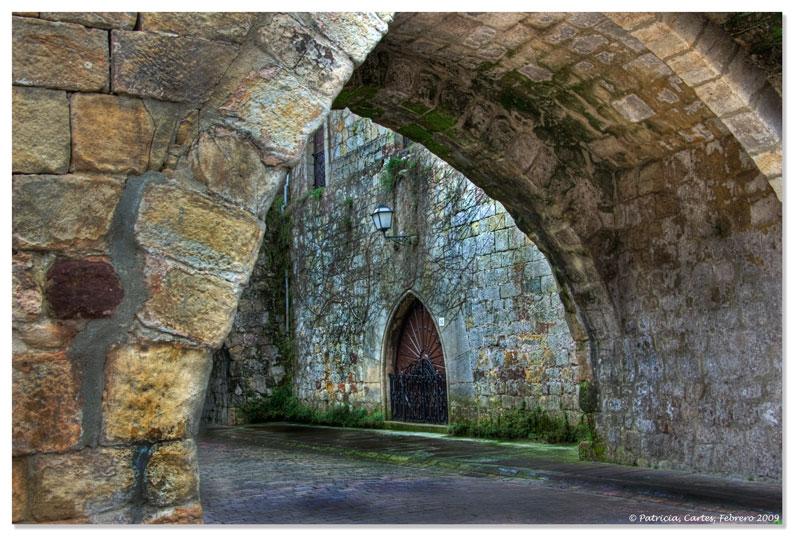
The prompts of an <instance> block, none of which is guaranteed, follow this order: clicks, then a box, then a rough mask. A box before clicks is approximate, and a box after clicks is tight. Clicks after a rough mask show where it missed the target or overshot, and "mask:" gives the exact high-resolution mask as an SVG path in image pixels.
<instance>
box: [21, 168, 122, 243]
mask: <svg viewBox="0 0 794 536" xmlns="http://www.w3.org/2000/svg"><path fill="white" fill-rule="evenodd" d="M123 185H124V183H123V181H121V180H119V179H115V178H111V177H102V176H91V177H89V176H84V175H62V176H58V175H15V176H14V178H13V205H14V210H13V213H12V218H11V219H12V222H13V224H12V226H13V233H14V245H15V247H20V248H27V249H54V250H67V249H68V250H76V249H85V250H102V249H104V248H105V243H104V240H103V239H104V238H105V235H106V234H107V232H108V229H109V228H110V222H111V220H112V218H113V211H114V210H115V208H116V204H117V203H118V201H119V198H120V196H121V191H122V189H123Z"/></svg>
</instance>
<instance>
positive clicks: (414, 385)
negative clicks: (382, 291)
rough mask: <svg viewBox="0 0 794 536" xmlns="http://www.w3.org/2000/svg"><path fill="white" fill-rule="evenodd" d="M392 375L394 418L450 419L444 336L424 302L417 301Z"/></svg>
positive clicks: (405, 326)
mask: <svg viewBox="0 0 794 536" xmlns="http://www.w3.org/2000/svg"><path fill="white" fill-rule="evenodd" d="M394 359H395V362H394V373H393V374H390V375H389V387H390V389H389V394H390V395H391V396H390V399H391V414H392V419H394V420H400V421H408V422H425V423H432V424H445V423H446V422H447V382H446V371H445V367H444V351H443V349H442V347H441V337H440V336H439V334H438V331H437V330H436V326H435V324H434V323H433V319H432V318H431V316H430V313H429V312H428V311H427V309H426V308H425V306H424V305H422V302H420V301H419V300H416V301H414V303H413V306H412V307H411V309H410V310H409V311H408V314H407V315H406V317H405V320H404V321H403V325H402V329H401V330H400V335H399V339H398V342H397V352H396V355H395V358H394Z"/></svg>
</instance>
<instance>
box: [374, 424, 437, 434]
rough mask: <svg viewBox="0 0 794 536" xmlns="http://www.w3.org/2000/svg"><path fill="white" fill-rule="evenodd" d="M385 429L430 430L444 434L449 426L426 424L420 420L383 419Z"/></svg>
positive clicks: (402, 430)
mask: <svg viewBox="0 0 794 536" xmlns="http://www.w3.org/2000/svg"><path fill="white" fill-rule="evenodd" d="M383 428H384V429H385V430H398V431H401V432H431V433H435V434H446V433H447V432H448V429H449V427H448V426H447V425H446V424H426V423H421V422H403V421H383Z"/></svg>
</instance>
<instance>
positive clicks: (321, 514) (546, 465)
mask: <svg viewBox="0 0 794 536" xmlns="http://www.w3.org/2000/svg"><path fill="white" fill-rule="evenodd" d="M572 454H573V450H572V449H570V448H567V449H566V448H556V449H555V448H549V447H545V446H544V447H529V446H527V447H517V446H514V445H506V444H503V443H501V444H500V443H496V442H479V441H477V442H474V441H464V440H452V439H444V438H443V436H440V435H436V434H407V433H399V432H386V431H369V430H367V431H362V430H342V429H329V428H314V427H303V426H286V425H268V426H259V427H244V428H243V427H237V428H214V429H211V430H209V431H208V432H207V433H205V434H204V435H203V436H202V437H201V438H200V440H199V458H200V468H201V499H202V504H203V507H204V519H205V523H235V524H257V523H276V524H290V523H301V524H308V523H329V524H330V523H385V524H400V523H416V524H430V523H443V524H455V523H504V524H508V523H547V524H562V523H579V524H584V523H631V522H632V519H634V522H636V523H649V522H682V523H683V522H698V521H699V522H704V521H706V522H708V521H709V519H708V517H698V516H713V519H714V520H715V521H717V522H719V520H720V515H722V516H724V517H723V518H722V519H723V521H725V520H726V519H728V520H730V519H732V520H733V521H734V522H737V521H741V520H740V519H737V516H754V517H753V518H752V519H753V521H752V522H753V523H755V522H758V521H759V520H761V519H762V518H760V517H759V515H763V513H764V512H767V513H768V512H773V513H776V514H779V513H780V507H779V506H778V507H777V508H775V507H774V504H775V503H777V504H779V497H780V486H779V484H764V483H750V482H743V481H733V480H722V479H714V478H709V477H697V476H692V475H686V474H683V473H674V472H658V471H656V472H654V471H648V470H642V469H637V468H631V467H624V466H614V465H608V464H591V463H583V462H576V461H573V460H574V458H573V456H572ZM500 475H501V476H500ZM687 482H688V483H689V484H688V485H687ZM665 483H668V484H669V485H667V486H666V485H665ZM676 486H677V487H681V488H686V489H681V490H680V491H681V493H680V494H676V493H674V492H671V491H670V490H671V489H673V488H675V487H676ZM743 497H745V498H746V499H743ZM742 500H746V501H754V502H749V503H745V504H744V505H739V504H737V503H739V502H741V501H742ZM770 505H772V507H771V508H770V507H769V506H770ZM632 515H633V516H636V518H632V517H631V516H632ZM731 515H732V516H734V518H726V517H725V516H731ZM643 516H645V517H643ZM649 516H659V518H653V517H649ZM693 518H694V519H693Z"/></svg>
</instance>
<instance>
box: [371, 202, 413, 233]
mask: <svg viewBox="0 0 794 536" xmlns="http://www.w3.org/2000/svg"><path fill="white" fill-rule="evenodd" d="M393 215H394V210H392V208H391V207H389V206H387V205H378V206H377V207H375V212H373V213H372V214H371V216H372V223H374V224H375V230H376V231H380V232H381V233H383V238H385V239H386V240H396V241H398V242H403V241H407V240H410V239H411V238H413V236H406V235H392V236H387V235H386V231H388V230H389V229H391V224H392V216H393Z"/></svg>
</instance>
